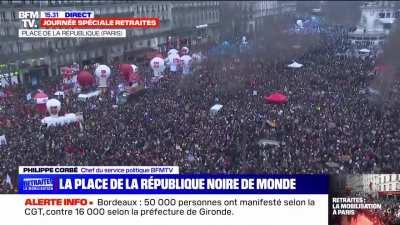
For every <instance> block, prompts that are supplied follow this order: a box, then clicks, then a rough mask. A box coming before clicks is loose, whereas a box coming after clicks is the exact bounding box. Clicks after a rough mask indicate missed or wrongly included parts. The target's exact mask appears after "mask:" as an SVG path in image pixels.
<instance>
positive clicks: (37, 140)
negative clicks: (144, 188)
mask: <svg viewBox="0 0 400 225" xmlns="http://www.w3.org/2000/svg"><path fill="white" fill-rule="evenodd" d="M332 33H333V35H331V36H327V37H324V36H323V35H320V36H322V37H321V38H319V39H316V42H315V43H313V44H315V47H313V48H307V50H306V51H304V52H302V53H301V55H295V56H293V55H288V54H286V55H285V54H281V52H279V50H277V51H276V54H275V55H273V56H272V57H271V54H269V55H263V54H262V53H261V52H262V51H272V48H273V47H274V46H266V45H263V44H262V43H258V44H256V45H257V46H260V47H259V48H258V50H259V51H258V52H254V53H251V52H250V53H247V54H246V55H245V56H240V55H238V56H226V57H210V58H208V59H207V60H206V61H204V62H203V63H202V65H201V68H200V69H198V70H197V71H196V72H195V73H194V74H193V75H192V76H189V77H182V76H172V75H167V76H166V77H165V79H163V80H162V81H160V83H159V84H158V85H156V86H152V87H150V88H148V89H147V90H146V91H145V93H144V94H143V95H141V96H136V97H133V98H132V99H130V100H129V102H128V103H127V104H125V105H123V106H119V107H117V108H115V107H112V106H113V105H114V104H115V96H111V95H110V94H107V95H106V96H101V97H100V98H94V99H91V100H89V101H87V102H82V101H78V100H77V98H76V96H75V95H72V94H71V95H67V96H66V97H65V98H64V99H63V100H62V112H61V114H62V113H63V112H83V115H84V123H83V129H81V128H80V127H79V126H76V125H75V124H73V125H69V126H65V127H44V126H42V125H41V123H40V119H41V118H40V116H39V115H37V114H36V113H35V111H34V108H33V107H32V105H29V104H26V101H25V95H26V93H25V92H24V91H23V89H21V88H18V87H17V88H14V90H13V96H11V97H7V98H6V99H2V101H1V117H2V129H3V132H4V134H5V135H6V137H7V145H1V146H0V167H1V168H0V183H3V185H0V192H5V191H7V190H5V189H9V187H6V186H5V185H4V183H5V182H4V179H5V176H6V174H9V175H10V177H11V178H12V181H13V182H15V181H16V171H17V167H18V166H19V165H105V166H111V165H115V166H116V165H142V166H144V165H176V166H179V167H180V168H181V171H182V172H192V173H198V172H204V173H250V172H251V173H266V172H267V173H368V172H375V173H380V172H394V171H400V164H399V163H398V162H399V160H400V149H399V146H400V145H399V141H400V139H399V137H400V130H399V127H400V120H399V119H398V116H399V115H400V114H399V113H400V111H399V107H398V105H396V104H390V102H388V101H386V99H385V98H382V97H381V98H380V97H379V96H375V97H373V96H372V97H371V96H368V94H363V93H362V92H360V90H362V89H365V88H366V87H368V85H369V78H368V76H367V74H368V73H369V72H370V71H371V70H372V69H373V67H374V58H373V57H371V58H365V59H361V58H357V57H351V56H348V55H338V54H337V53H338V51H339V50H343V49H346V48H347V47H348V45H347V44H346V42H344V41H343V40H342V38H343V35H342V33H341V32H339V31H332ZM313 35H317V34H313ZM284 47H285V46H284ZM286 47H287V46H286ZM260 51H261V52H260ZM282 52H283V51H282ZM289 56H290V57H289ZM293 57H295V59H296V61H298V62H300V63H302V64H304V67H303V68H300V69H291V68H287V65H288V64H289V63H291V60H292V59H293ZM140 69H141V73H142V74H143V75H144V76H149V75H150V74H151V73H150V72H149V71H148V70H149V68H148V65H147V63H146V64H144V65H142V66H141V67H140ZM116 76H117V75H114V77H116ZM113 79H114V78H113ZM392 84H393V86H397V87H398V86H399V83H398V82H397V81H394V82H393V83H392ZM114 85H116V82H114ZM49 87H50V86H48V87H46V86H45V87H43V89H44V90H45V91H46V92H47V91H48V93H50V91H49V90H50V89H49ZM274 91H280V92H282V93H284V94H285V95H287V96H288V98H289V101H288V103H286V104H282V105H271V104H267V103H266V102H265V99H264V95H268V94H270V93H272V92H274ZM386 97H387V96H386ZM390 101H391V100H390ZM216 103H219V104H222V105H223V108H222V110H221V111H220V112H219V113H218V114H217V115H216V116H214V117H212V116H210V114H209V110H210V107H211V106H213V105H214V104H216ZM267 120H268V121H274V123H275V124H276V126H274V127H271V126H270V125H269V124H268V123H267ZM260 139H269V140H275V141H278V142H279V143H280V146H264V147H262V146H259V145H258V141H259V140H260ZM1 179H3V181H2V180H1ZM15 186H16V185H14V188H15Z"/></svg>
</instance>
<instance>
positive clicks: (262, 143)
mask: <svg viewBox="0 0 400 225" xmlns="http://www.w3.org/2000/svg"><path fill="white" fill-rule="evenodd" d="M257 144H258V145H259V146H261V147H265V146H268V145H272V146H278V147H279V146H280V144H279V142H278V141H275V140H268V139H261V140H259V141H258V143H257Z"/></svg>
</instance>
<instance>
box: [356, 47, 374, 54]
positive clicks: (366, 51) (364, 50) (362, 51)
mask: <svg viewBox="0 0 400 225" xmlns="http://www.w3.org/2000/svg"><path fill="white" fill-rule="evenodd" d="M358 51H359V52H360V53H365V54H367V53H370V52H371V51H370V50H369V49H366V48H363V49H360V50H358Z"/></svg>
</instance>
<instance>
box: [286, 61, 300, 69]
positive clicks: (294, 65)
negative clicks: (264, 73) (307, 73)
mask: <svg viewBox="0 0 400 225" xmlns="http://www.w3.org/2000/svg"><path fill="white" fill-rule="evenodd" d="M288 67H289V68H295V69H298V68H301V67H303V64H300V63H297V62H295V61H294V62H293V63H292V64H289V65H288Z"/></svg>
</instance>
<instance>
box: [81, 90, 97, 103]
mask: <svg viewBox="0 0 400 225" xmlns="http://www.w3.org/2000/svg"><path fill="white" fill-rule="evenodd" d="M99 95H100V91H99V90H96V91H93V92H89V93H86V94H79V95H78V99H79V100H82V101H86V99H89V98H92V97H96V96H99Z"/></svg>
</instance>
